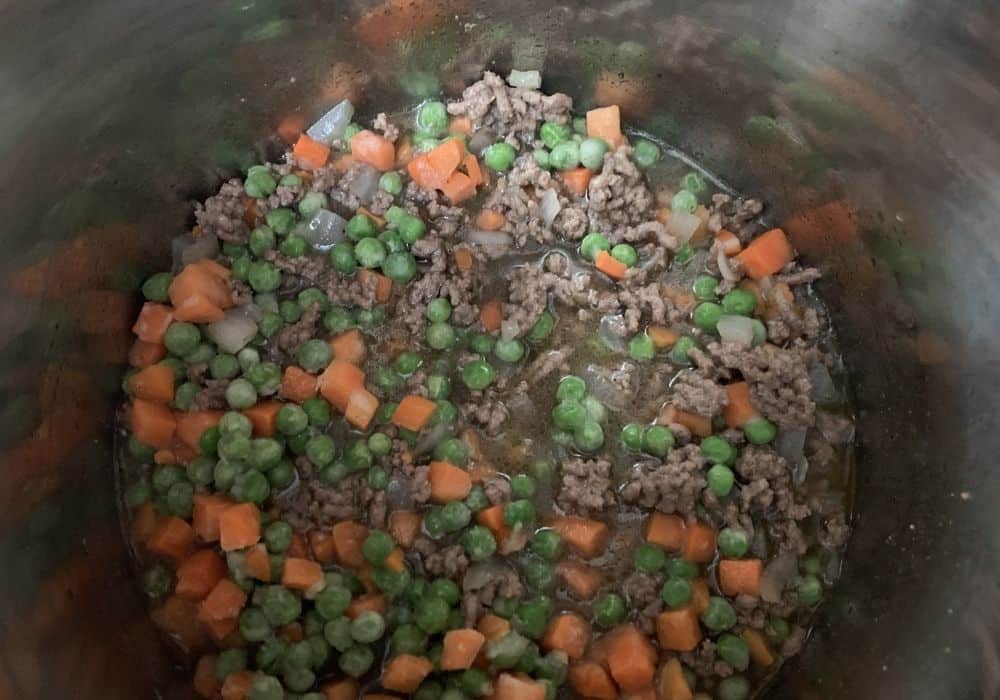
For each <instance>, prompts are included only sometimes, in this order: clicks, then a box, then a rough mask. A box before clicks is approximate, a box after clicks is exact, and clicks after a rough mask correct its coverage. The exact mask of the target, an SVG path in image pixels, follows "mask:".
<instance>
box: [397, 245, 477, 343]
mask: <svg viewBox="0 0 1000 700" xmlns="http://www.w3.org/2000/svg"><path fill="white" fill-rule="evenodd" d="M413 254H414V255H415V256H416V257H418V258H420V259H426V260H429V261H430V263H429V265H428V266H427V267H426V268H425V269H424V270H423V273H422V274H421V276H420V277H419V278H417V279H415V280H413V281H412V282H410V283H409V284H408V285H407V286H406V290H405V292H404V293H403V296H402V298H400V300H399V304H398V305H397V307H396V316H397V318H398V319H400V322H401V323H402V324H403V325H404V326H405V328H406V329H407V330H408V331H409V332H410V333H412V334H414V335H418V334H422V333H423V329H424V327H425V325H426V323H427V316H426V314H427V304H428V303H430V302H431V301H432V300H434V299H437V298H438V297H443V298H445V299H448V301H449V302H451V306H452V312H451V321H452V322H453V323H455V324H457V325H462V326H464V325H468V324H470V323H472V322H474V321H475V320H476V319H477V318H478V317H479V307H478V305H477V303H476V300H475V299H476V294H477V293H478V292H477V285H476V282H477V281H478V278H477V275H476V272H475V266H473V269H472V270H459V269H458V268H457V267H450V266H449V257H450V256H449V255H448V253H447V250H446V248H445V244H444V241H443V240H441V239H440V238H439V237H437V236H426V237H424V238H422V239H420V240H419V241H417V243H415V244H414V247H413Z"/></svg>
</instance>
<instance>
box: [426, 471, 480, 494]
mask: <svg viewBox="0 0 1000 700" xmlns="http://www.w3.org/2000/svg"><path fill="white" fill-rule="evenodd" d="M427 481H429V482H430V485H431V500H432V501H434V502H435V503H449V502H451V501H460V500H462V499H463V498H465V497H466V496H468V495H469V491H471V490H472V478H471V477H470V476H469V472H467V471H465V470H464V469H462V468H460V467H456V466H455V465H453V464H448V463H447V462H431V464H430V470H429V472H428V474H427Z"/></svg>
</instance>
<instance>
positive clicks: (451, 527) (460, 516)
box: [441, 501, 472, 532]
mask: <svg viewBox="0 0 1000 700" xmlns="http://www.w3.org/2000/svg"><path fill="white" fill-rule="evenodd" d="M471 520H472V511H470V510H469V507H468V506H467V505H465V504H464V503H462V501H452V502H451V503H447V504H445V505H444V506H442V507H441V522H442V524H443V525H444V529H445V532H458V531H459V530H461V529H462V528H463V527H465V526H466V525H468V524H469V522H470V521H471Z"/></svg>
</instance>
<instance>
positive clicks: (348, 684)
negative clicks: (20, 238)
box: [320, 678, 359, 700]
mask: <svg viewBox="0 0 1000 700" xmlns="http://www.w3.org/2000/svg"><path fill="white" fill-rule="evenodd" d="M358 690H359V689H358V682H357V681H356V680H354V679H353V678H342V679H340V680H339V681H332V682H330V683H327V684H326V685H324V686H323V687H322V688H320V691H322V693H323V695H325V696H326V700H357V699H358Z"/></svg>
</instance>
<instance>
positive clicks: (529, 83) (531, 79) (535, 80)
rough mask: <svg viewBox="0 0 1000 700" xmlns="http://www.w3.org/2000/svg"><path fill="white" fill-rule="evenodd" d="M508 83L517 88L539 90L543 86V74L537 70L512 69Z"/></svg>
mask: <svg viewBox="0 0 1000 700" xmlns="http://www.w3.org/2000/svg"><path fill="white" fill-rule="evenodd" d="M507 84H508V85H510V86H511V87H515V88H530V89H531V90H537V89H539V88H540V87H542V74H541V72H540V71H537V70H512V71H511V72H510V75H509V76H507Z"/></svg>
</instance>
